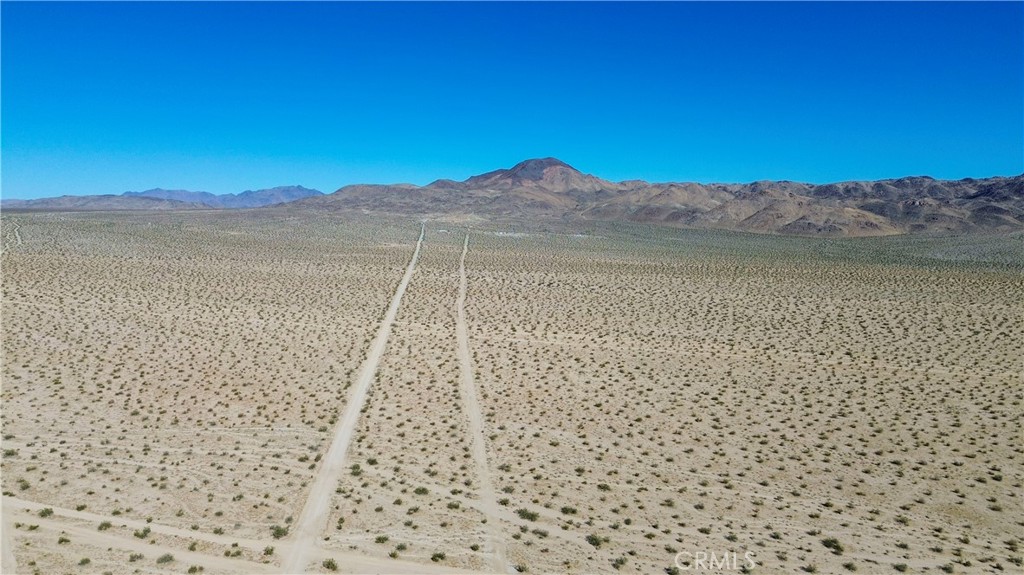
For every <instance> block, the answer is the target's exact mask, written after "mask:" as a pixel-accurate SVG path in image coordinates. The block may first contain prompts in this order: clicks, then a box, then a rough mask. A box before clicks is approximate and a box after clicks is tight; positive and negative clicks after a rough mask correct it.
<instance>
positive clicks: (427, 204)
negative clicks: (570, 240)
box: [289, 158, 1024, 236]
mask: <svg viewBox="0 0 1024 575" xmlns="http://www.w3.org/2000/svg"><path fill="white" fill-rule="evenodd" d="M289 205H293V206H294V205H297V206H307V207H312V208H317V209H330V210H349V209H354V210H361V211H368V212H389V213H400V214H408V215H416V216H422V217H438V216H463V215H473V216H478V217H494V216H500V217H531V218H557V219H569V220H573V219H581V220H606V221H631V222H641V223H651V224H658V225H668V226H686V227H706V228H721V229H733V230H743V231H750V232H758V233H780V234H797V235H815V236H874V235H891V234H900V233H920V232H950V231H955V232H964V231H981V230H1006V229H1021V228H1024V176H1017V177H1013V178H999V177H997V178H986V179H965V180H957V181H941V180H935V179H932V178H928V177H910V178H900V179H895V180H880V181H877V182H841V183H835V184H826V185H820V186H819V185H813V184H806V183H798V182H790V181H778V182H773V181H758V182H753V183H750V184H698V183H665V184H650V183H647V182H644V181H641V180H630V181H626V182H618V183H616V182H610V181H608V180H603V179H601V178H598V177H595V176H592V175H589V174H584V173H582V172H580V171H578V170H576V169H575V168H573V167H572V166H570V165H568V164H566V163H565V162H562V161H560V160H557V159H555V158H542V159H536V160H527V161H524V162H521V163H519V164H516V165H515V166H513V167H512V168H509V169H501V170H495V171H492V172H488V173H485V174H481V175H479V176H473V177H471V178H468V179H466V180H465V181H462V182H457V181H454V180H437V181H435V182H433V183H431V184H429V185H427V186H423V187H418V186H413V185H409V184H403V185H395V186H377V185H355V186H346V187H344V188H341V189H339V190H338V191H336V192H335V193H333V194H329V195H326V196H320V197H314V198H306V199H303V200H300V201H298V202H293V203H291V204H289Z"/></svg>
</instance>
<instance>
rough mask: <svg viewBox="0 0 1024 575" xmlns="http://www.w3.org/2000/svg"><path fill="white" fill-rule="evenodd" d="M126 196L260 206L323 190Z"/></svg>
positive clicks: (294, 188)
mask: <svg viewBox="0 0 1024 575" xmlns="http://www.w3.org/2000/svg"><path fill="white" fill-rule="evenodd" d="M123 195H125V196H135V197H147V198H162V199H165V200H177V201H180V202H191V203H196V204H203V205H206V206H209V207H211V208H260V207H263V206H272V205H274V204H283V203H286V202H291V201H294V200H298V199H302V198H308V197H311V196H321V195H323V192H321V191H319V190H311V189H309V188H304V187H302V186H278V187H276V188H268V189H265V190H246V191H244V192H242V193H240V194H221V195H215V194H211V193H210V192H190V191H188V190H164V189H160V188H155V189H152V190H146V191H144V192H125V193H124V194H123Z"/></svg>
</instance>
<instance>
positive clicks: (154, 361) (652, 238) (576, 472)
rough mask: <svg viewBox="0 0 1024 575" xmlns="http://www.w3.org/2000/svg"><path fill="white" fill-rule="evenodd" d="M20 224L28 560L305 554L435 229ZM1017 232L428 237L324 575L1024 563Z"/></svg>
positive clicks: (113, 566)
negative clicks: (337, 434) (693, 561)
mask: <svg viewBox="0 0 1024 575" xmlns="http://www.w3.org/2000/svg"><path fill="white" fill-rule="evenodd" d="M2 225H3V228H4V229H3V230H2V231H0V236H2V237H3V240H4V245H3V261H2V263H3V307H2V312H3V316H2V319H3V326H2V329H3V354H4V356H3V373H2V376H3V392H2V400H3V410H2V423H3V438H4V439H3V445H2V447H3V467H2V471H3V481H2V485H3V491H4V527H5V528H6V529H5V531H6V533H5V535H4V538H5V539H7V540H8V541H9V542H10V543H11V544H12V547H13V553H14V555H15V556H16V557H17V564H18V569H19V571H18V572H19V573H20V572H39V573H62V572H69V573H91V572H105V571H110V572H115V573H132V572H135V570H136V569H139V570H141V571H142V572H156V573H162V572H168V573H184V572H188V571H189V570H190V568H193V567H194V568H195V569H193V570H192V572H198V569H199V568H200V567H202V568H203V569H204V571H203V572H204V573H216V572H241V573H247V572H261V570H269V571H273V570H274V569H275V568H276V569H278V570H279V561H280V557H281V555H282V554H283V553H284V552H285V551H286V550H287V548H288V546H289V545H290V537H289V533H288V529H289V526H290V525H291V523H292V521H293V520H294V519H295V518H297V517H298V514H299V513H300V511H301V510H302V507H303V504H304V502H305V499H306V496H307V494H308V491H309V484H310V482H311V480H312V478H313V477H314V474H315V473H317V472H318V470H319V469H318V463H319V462H320V458H321V457H323V456H324V455H325V453H326V451H327V448H328V447H329V445H328V442H329V441H330V440H331V438H332V437H333V430H334V429H335V426H336V425H337V424H338V421H337V418H338V417H340V416H341V414H342V412H343V408H344V407H345V404H346V399H347V396H348V392H349V390H350V386H351V385H352V382H353V380H354V379H355V374H356V372H357V371H358V369H359V368H360V366H361V365H362V363H363V360H364V359H365V358H366V356H367V351H368V348H369V346H370V341H371V339H372V338H373V337H374V336H375V334H376V332H377V327H378V324H379V322H380V320H381V318H382V317H383V316H384V311H385V309H386V308H387V306H388V304H389V302H390V301H391V298H392V295H393V294H394V291H395V287H396V285H397V284H398V282H399V280H400V278H401V276H402V274H403V273H404V271H405V268H406V266H407V265H408V263H409V260H410V256H411V254H412V252H413V247H414V243H415V238H416V235H417V233H418V230H419V224H418V223H416V222H410V221H395V222H388V221H383V222H382V221H369V220H366V219H360V218H354V217H347V218H344V219H341V218H340V217H339V218H337V219H328V218H320V217H317V216H310V215H309V214H293V215H292V216H285V215H280V214H273V215H265V214H260V215H255V214H254V213H252V212H250V213H230V212H228V213H224V212H222V213H191V214H98V213H97V214H75V215H68V214H16V215H14V218H13V219H12V218H11V216H10V215H9V214H5V215H4V217H3V221H2ZM509 230H514V233H513V232H510V231H509ZM467 231H468V232H469V233H470V238H471V239H470V248H469V252H468V256H467V259H466V272H467V278H468V299H467V301H466V315H467V321H468V329H469V347H470V353H471V360H472V369H473V371H474V373H475V380H474V383H475V385H476V390H477V393H476V395H477V399H478V401H479V404H480V408H481V413H480V414H479V415H480V416H482V419H483V427H484V434H485V436H486V437H485V438H484V445H485V447H486V450H487V457H486V461H484V462H482V465H481V462H480V461H479V458H478V457H477V456H476V455H475V454H474V450H473V439H472V437H471V435H470V430H471V427H472V426H471V424H470V421H471V419H470V418H471V417H472V415H473V414H472V413H470V412H469V407H468V405H470V403H469V402H468V401H467V397H466V396H465V394H464V393H463V392H462V391H460V380H459V377H460V368H461V367H462V366H460V358H459V355H458V353H457V349H458V348H457V344H456V338H455V333H456V311H457V310H456V299H457V294H458V289H459V258H460V254H461V252H462V246H463V239H464V237H465V234H466V233H467ZM1020 241H1021V237H1020V236H1019V235H1018V236H990V237H972V238H951V239H944V238H922V237H915V238H879V239H870V240H856V241H854V240H843V241H821V240H808V239H792V238H780V237H770V236H748V235H741V234H733V233H726V232H687V231H679V230H669V231H666V230H652V229H648V228H641V227H630V226H617V225H610V224H601V225H598V226H596V227H593V228H588V229H586V230H584V229H583V228H576V229H571V230H543V229H539V228H536V227H529V226H528V227H523V226H522V225H520V226H519V227H498V226H497V225H496V224H495V225H492V226H490V227H488V226H483V227H478V228H477V229H474V230H467V229H466V228H464V227H460V226H459V225H456V224H452V223H428V225H427V234H426V238H425V241H424V244H423V248H422V251H421V253H420V257H419V260H418V263H417V265H416V271H415V273H414V275H413V278H412V281H411V283H410V284H409V287H408V290H407V291H406V292H405V294H404V297H403V298H402V301H401V307H400V309H399V313H398V316H397V321H396V323H395V325H394V326H393V328H392V331H391V334H390V339H389V341H388V346H387V349H386V352H385V354H384V356H383V360H382V362H381V363H380V365H379V368H378V371H377V376H376V379H375V381H374V382H373V385H372V386H371V388H370V391H369V396H368V398H367V400H366V403H365V404H364V406H363V407H362V411H361V417H360V419H359V421H358V427H357V428H356V434H355V438H354V441H353V443H352V445H351V448H350V449H349V451H348V455H347V459H346V461H345V466H346V468H347V472H346V473H345V475H344V478H343V480H342V481H341V482H340V484H339V485H338V486H337V489H336V492H335V495H334V499H333V502H332V507H333V509H332V510H331V517H330V519H329V525H328V526H327V529H326V531H325V532H324V533H323V538H324V540H323V541H321V542H320V545H319V548H320V550H319V553H320V554H319V555H317V560H316V563H315V564H312V563H311V564H310V568H313V567H315V568H316V569H318V570H320V571H330V570H332V567H333V568H336V569H339V570H342V571H346V570H347V571H359V570H360V568H362V570H370V566H375V567H374V569H375V570H376V569H382V570H389V571H396V572H397V571H417V570H419V571H427V570H436V569H444V570H448V571H451V570H454V569H460V568H461V569H469V570H474V571H482V570H489V569H491V568H492V566H493V565H494V564H495V563H494V557H495V552H496V551H500V552H501V553H500V555H501V556H502V560H503V561H507V566H508V570H522V571H526V572H533V573H546V572H572V573H581V572H616V570H618V571H619V572H627V573H629V572H632V573H653V572H665V571H666V570H668V571H670V572H673V570H674V569H675V567H674V558H675V556H676V554H677V553H678V552H688V553H695V552H698V551H707V552H712V551H714V552H716V553H718V554H719V555H721V554H722V553H724V552H736V553H738V554H739V556H740V564H741V566H742V564H743V561H742V556H743V553H745V552H751V553H752V555H753V556H754V557H755V560H756V562H757V567H755V568H754V569H753V571H754V572H764V573H782V572H787V573H801V572H815V571H816V572H822V573H844V572H851V571H854V570H855V571H857V572H866V573H889V572H892V573H898V572H900V571H905V572H925V571H927V572H931V573H935V572H936V571H938V572H953V573H961V572H963V573H967V572H1005V571H1010V572H1013V571H1019V570H1020V569H1021V561H1022V560H1021V557H1022V556H1024V550H1022V549H1021V547H1022V546H1024V523H1022V519H1021V518H1022V517H1024V505H1022V501H1021V493H1022V491H1024V490H1022V489H1021V486H1022V483H1024V464H1022V457H1024V452H1022V447H1021V444H1022V442H1021V441H1020V439H1021V438H1020V426H1021V415H1022V413H1021V412H1022V410H1021V402H1022V401H1024V390H1022V386H1021V381H1020V375H1021V367H1022V366H1021V360H1020V355H1019V348H1020V342H1021V336H1022V333H1024V319H1022V309H1021V303H1020V302H1021V295H1022V294H1024V281H1022V279H1021V278H1022V275H1021V271H1022V269H1024V266H1022V261H1021V260H1022V259H1024V256H1022V254H1021V251H1020V249H1019V246H1020ZM481 467H482V468H483V469H486V470H487V471H488V473H489V479H490V480H491V482H492V483H493V485H494V487H495V489H496V490H497V493H496V497H497V498H498V506H497V507H498V510H497V513H494V512H493V509H492V506H488V505H487V501H486V499H487V497H486V493H482V490H481V485H482V483H483V482H484V480H485V478H482V477H481V476H480V471H479V470H480V469H481ZM47 509H52V510H53V511H52V512H49V513H48V512H47V511H46V510H47ZM495 534H497V535H495ZM268 547H272V548H274V550H272V551H269V552H268ZM167 556H170V557H171V558H170V559H168V558H167ZM133 558H134V559H133ZM83 561H84V563H83ZM376 566H379V567H376ZM5 568H6V566H5Z"/></svg>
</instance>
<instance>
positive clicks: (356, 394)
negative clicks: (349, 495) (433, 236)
mask: <svg viewBox="0 0 1024 575" xmlns="http://www.w3.org/2000/svg"><path fill="white" fill-rule="evenodd" d="M425 231H426V225H425V224H424V225H422V226H421V227H420V237H419V239H418V240H417V241H416V251H414V252H413V254H412V259H411V260H410V261H409V267H407V268H406V270H405V275H404V276H402V281H401V282H400V283H399V284H398V289H397V290H395V295H394V297H393V298H391V305H390V306H389V307H388V311H387V313H386V314H385V316H384V320H383V321H382V322H381V324H380V329H379V330H378V331H377V336H376V337H375V338H374V340H373V343H372V344H371V345H370V353H369V355H367V357H366V361H364V362H363V365H362V367H361V368H360V370H359V375H358V378H357V379H356V382H355V386H354V388H353V390H352V394H351V395H350V396H349V399H348V403H347V404H346V406H345V412H344V413H343V414H342V416H341V419H340V421H339V422H338V427H337V429H336V430H335V432H334V440H333V441H332V442H331V447H330V449H329V450H328V452H327V456H326V457H324V459H323V462H322V463H321V464H320V469H319V470H317V474H316V477H315V478H314V479H313V484H312V487H311V488H310V490H309V496H308V497H307V499H306V504H305V505H304V506H303V508H302V513H301V514H300V515H299V519H298V521H296V522H295V525H294V526H293V527H292V530H291V533H290V534H289V539H291V540H292V541H293V542H294V543H293V544H292V546H291V549H290V552H289V554H288V555H287V556H286V557H285V559H284V562H283V563H282V569H283V571H284V572H285V573H304V572H305V570H306V566H307V563H308V562H309V561H310V559H311V558H312V556H313V555H314V549H313V548H314V546H315V545H316V542H317V540H318V539H319V538H320V537H321V536H322V534H323V532H324V530H325V529H326V527H327V520H328V517H329V516H330V505H331V496H332V495H334V489H335V487H336V486H337V485H338V481H339V480H340V479H341V477H342V475H343V474H344V472H345V455H346V454H347V453H348V448H349V444H350V443H352V437H353V436H354V435H355V431H356V426H357V424H358V423H359V412H360V411H361V410H362V409H363V404H364V403H366V395H367V392H368V391H369V389H370V384H371V383H373V378H374V375H375V374H376V373H377V365H378V364H379V363H380V360H381V357H382V356H383V355H384V349H385V348H386V347H387V343H388V336H389V335H390V334H391V326H392V324H393V323H394V322H395V316H396V315H398V307H399V305H400V304H401V303H402V296H403V295H405V289H406V288H407V287H408V286H409V281H410V280H411V279H412V274H413V271H414V270H415V269H416V261H417V260H418V259H419V257H420V247H421V246H422V245H423V235H424V233H425Z"/></svg>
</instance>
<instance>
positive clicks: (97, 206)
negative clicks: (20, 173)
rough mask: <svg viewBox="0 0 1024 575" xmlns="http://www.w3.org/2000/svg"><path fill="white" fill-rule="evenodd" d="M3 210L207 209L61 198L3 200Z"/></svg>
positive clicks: (125, 199)
mask: <svg viewBox="0 0 1024 575" xmlns="http://www.w3.org/2000/svg"><path fill="white" fill-rule="evenodd" d="M0 207H2V208H3V209H16V210H40V211H72V210H79V211H86V210H92V211H117V210H196V209H206V208H207V206H205V205H203V204H197V203H190V202H182V201H178V200H169V199H164V198H151V197H132V196H123V195H122V196H115V195H113V194H107V195H100V196H60V197H57V198H40V199H37V200H3V203H2V204H0Z"/></svg>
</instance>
